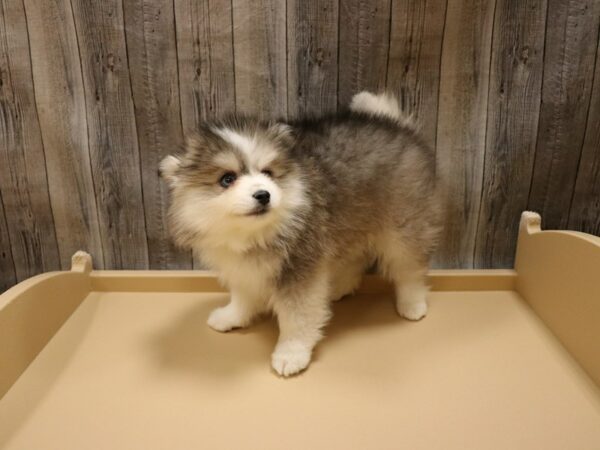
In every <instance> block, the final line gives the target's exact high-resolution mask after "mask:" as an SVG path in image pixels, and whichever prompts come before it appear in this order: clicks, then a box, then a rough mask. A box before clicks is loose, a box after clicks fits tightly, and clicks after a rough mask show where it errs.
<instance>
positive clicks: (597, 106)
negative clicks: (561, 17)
mask: <svg viewBox="0 0 600 450" xmlns="http://www.w3.org/2000/svg"><path fill="white" fill-rule="evenodd" d="M569 228H571V229H574V230H581V231H584V232H586V233H592V234H595V235H596V236H600V46H599V47H598V49H597V53H596V71H595V75H594V85H593V88H592V96H591V102H590V109H589V111H588V118H587V127H586V131H585V138H584V140H583V150H582V153H581V161H580V163H579V171H578V173H577V181H576V183H575V193H574V195H573V201H572V203H571V210H570V213H569Z"/></svg>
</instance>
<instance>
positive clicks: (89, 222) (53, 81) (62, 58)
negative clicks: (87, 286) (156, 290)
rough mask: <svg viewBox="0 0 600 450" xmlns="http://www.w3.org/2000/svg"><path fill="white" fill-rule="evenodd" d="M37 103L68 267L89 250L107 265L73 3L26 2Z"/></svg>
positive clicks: (62, 258) (99, 265)
mask: <svg viewBox="0 0 600 450" xmlns="http://www.w3.org/2000/svg"><path fill="white" fill-rule="evenodd" d="M25 10H26V13H27V24H28V29H29V40H30V44H31V63H32V69H33V81H34V89H35V101H36V104H37V111H38V115H39V120H40V128H41V131H42V137H43V142H44V152H45V157H46V166H47V170H48V188H49V193H50V199H51V201H52V212H53V214H54V225H55V228H56V237H57V240H58V250H59V253H60V264H61V267H62V268H63V269H68V268H70V267H71V256H72V255H73V254H74V253H75V252H76V251H77V250H85V251H87V252H89V253H90V254H91V255H92V256H93V258H94V266H95V267H97V268H102V267H104V257H103V252H102V243H101V239H100V229H99V226H98V212H97V208H96V197H95V195H94V184H93V181H92V173H91V167H90V154H89V146H88V135H87V118H86V109H85V98H84V95H83V79H82V74H81V64H80V60H79V48H78V45H77V36H76V34H75V24H74V23H73V13H72V10H71V4H70V2H68V1H56V2H38V1H35V0H26V1H25Z"/></svg>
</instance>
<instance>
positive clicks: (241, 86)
mask: <svg viewBox="0 0 600 450" xmlns="http://www.w3.org/2000/svg"><path fill="white" fill-rule="evenodd" d="M234 6H235V7H234V8H233V45H234V47H233V52H234V57H235V92H236V109H237V111H238V112H241V113H245V114H254V115H257V116H260V117H264V118H269V117H285V116H287V75H286V67H287V63H286V52H287V49H286V3H285V2H284V1H281V0H255V1H250V0H239V1H236V2H234Z"/></svg>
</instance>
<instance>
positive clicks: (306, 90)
mask: <svg viewBox="0 0 600 450" xmlns="http://www.w3.org/2000/svg"><path fill="white" fill-rule="evenodd" d="M338 13H339V12H338V0H314V1H310V2H307V1H304V0H287V97H288V106H287V109H288V110H287V113H288V115H289V116H290V117H298V116H302V115H307V114H320V113H323V112H331V111H335V110H336V109H337V90H338V85H337V78H338V19H339V17H338Z"/></svg>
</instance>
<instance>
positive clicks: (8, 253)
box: [0, 193, 17, 293]
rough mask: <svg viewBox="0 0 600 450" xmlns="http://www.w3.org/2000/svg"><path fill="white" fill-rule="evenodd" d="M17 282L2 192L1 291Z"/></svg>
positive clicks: (0, 217) (0, 235)
mask: <svg viewBox="0 0 600 450" xmlns="http://www.w3.org/2000/svg"><path fill="white" fill-rule="evenodd" d="M16 282H17V276H16V274H15V264H14V262H13V256H12V250H11V245H10V237H9V235H8V225H7V223H6V215H5V213H4V202H3V201H2V194H1V193H0V293H2V292H4V291H5V290H7V289H8V288H9V287H11V286H12V285H13V284H15V283H16Z"/></svg>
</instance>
